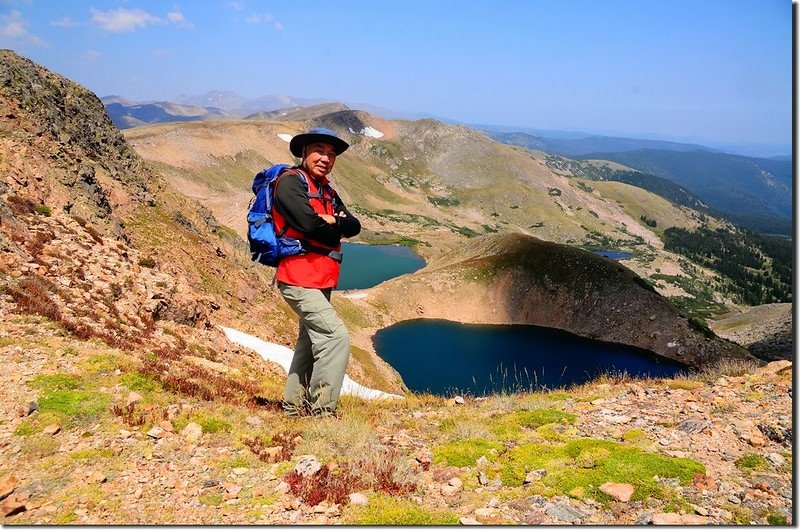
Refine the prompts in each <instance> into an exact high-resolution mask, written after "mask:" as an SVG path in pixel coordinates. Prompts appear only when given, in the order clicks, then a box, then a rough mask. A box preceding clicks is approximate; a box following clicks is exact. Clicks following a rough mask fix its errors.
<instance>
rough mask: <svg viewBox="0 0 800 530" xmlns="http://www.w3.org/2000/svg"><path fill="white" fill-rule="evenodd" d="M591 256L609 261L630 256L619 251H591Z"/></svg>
mask: <svg viewBox="0 0 800 530" xmlns="http://www.w3.org/2000/svg"><path fill="white" fill-rule="evenodd" d="M592 254H597V255H598V256H603V257H606V258H611V259H628V258H630V257H631V256H632V254H631V253H629V252H622V251H620V250H593V251H592Z"/></svg>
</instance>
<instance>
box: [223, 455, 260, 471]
mask: <svg viewBox="0 0 800 530" xmlns="http://www.w3.org/2000/svg"><path fill="white" fill-rule="evenodd" d="M252 465H253V463H252V461H251V460H250V459H248V458H246V457H242V456H236V457H233V458H226V459H225V460H222V461H220V462H219V463H218V464H217V467H219V468H220V469H233V468H236V467H248V468H249V467H252Z"/></svg>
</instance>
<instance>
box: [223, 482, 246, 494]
mask: <svg viewBox="0 0 800 530" xmlns="http://www.w3.org/2000/svg"><path fill="white" fill-rule="evenodd" d="M241 491H242V487H241V486H240V485H239V484H226V485H225V493H227V494H228V495H230V496H231V497H237V496H238V495H239V493H240V492H241Z"/></svg>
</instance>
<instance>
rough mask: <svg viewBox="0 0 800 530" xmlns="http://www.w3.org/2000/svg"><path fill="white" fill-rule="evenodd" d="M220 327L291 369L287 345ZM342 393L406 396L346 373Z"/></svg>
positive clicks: (368, 396) (230, 337) (231, 337)
mask: <svg viewBox="0 0 800 530" xmlns="http://www.w3.org/2000/svg"><path fill="white" fill-rule="evenodd" d="M220 328H222V331H224V332H225V336H226V337H228V340H230V341H231V342H234V343H236V344H238V345H239V346H244V347H245V348H250V349H251V350H253V351H255V352H256V353H258V354H259V355H260V356H261V357H262V358H263V359H264V360H266V361H272V362H274V363H278V364H279V365H280V366H281V368H283V370H284V371H285V372H288V371H289V366H290V365H291V363H292V357H293V356H294V352H293V351H292V350H290V349H289V348H287V347H286V346H281V345H280V344H275V343H272V342H266V341H263V340H261V339H259V338H258V337H254V336H252V335H248V334H247V333H244V332H241V331H239V330H236V329H233V328H226V327H225V326H220ZM342 394H349V395H352V396H356V397H360V398H363V399H405V397H403V396H398V395H397V394H388V393H386V392H381V391H380V390H375V389H372V388H367V387H365V386H363V385H360V384H358V383H356V382H355V381H353V380H352V379H350V376H348V375H346V374H345V376H344V383H342Z"/></svg>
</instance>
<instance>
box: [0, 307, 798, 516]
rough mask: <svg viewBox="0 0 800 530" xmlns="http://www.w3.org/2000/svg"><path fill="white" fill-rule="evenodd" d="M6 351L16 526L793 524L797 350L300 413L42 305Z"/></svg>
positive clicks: (0, 341) (19, 325)
mask: <svg viewBox="0 0 800 530" xmlns="http://www.w3.org/2000/svg"><path fill="white" fill-rule="evenodd" d="M0 355H1V356H2V358H3V361H4V366H6V368H7V369H6V370H3V372H2V374H0V384H2V385H3V388H4V389H5V396H6V399H4V400H3V403H2V405H0V408H2V417H3V418H4V421H3V422H2V424H0V455H2V460H1V461H2V464H0V499H1V501H0V502H1V504H0V506H1V507H2V509H3V523H4V524H9V525H12V524H14V525H16V524H23V525H28V524H58V525H62V524H71V523H74V524H81V525H94V524H115V525H120V524H122V525H130V524H135V525H139V524H148V525H149V524H204V525H207V524H237V525H238V524H270V525H272V524H281V525H285V524H336V523H345V524H381V525H415V526H420V525H430V524H434V525H444V524H459V523H460V524H491V525H498V524H525V525H532V524H592V525H608V524H613V525H628V524H648V523H651V524H669V525H684V524H688V525H701V524H749V523H756V524H793V519H792V517H793V500H792V499H793V497H794V491H793V486H792V472H791V469H792V457H793V455H792V452H791V445H792V436H793V431H792V419H791V386H792V369H791V364H790V363H789V362H788V361H779V362H776V363H772V364H770V365H768V366H766V367H764V368H759V369H756V370H754V371H753V372H752V373H746V374H744V375H742V373H741V372H740V371H739V372H729V373H727V375H724V372H717V373H708V374H707V375H706V376H704V377H701V378H696V379H687V380H675V381H670V380H666V381H657V380H656V381H630V380H624V379H615V380H607V381H598V382H594V383H591V384H588V385H585V386H582V387H579V388H573V389H571V390H569V391H568V392H565V391H558V392H550V393H537V394H527V393H524V392H522V393H517V394H508V395H502V396H495V397H491V398H482V399H469V398H468V399H463V398H458V397H457V398H455V399H450V400H445V399H443V398H432V397H422V398H412V399H410V400H409V401H407V402H404V403H376V404H367V403H365V402H362V401H359V400H347V399H346V400H345V401H344V403H343V411H342V415H341V418H338V419H325V420H303V419H286V418H283V417H282V415H281V414H280V413H279V412H277V411H275V410H274V409H271V408H270V407H269V406H260V407H252V406H245V405H236V404H234V403H228V402H224V401H219V400H217V399H215V400H212V401H206V400H203V399H200V398H198V397H196V396H190V395H187V394H185V393H182V392H173V391H169V390H166V389H164V388H163V387H161V386H160V385H159V384H157V383H156V382H155V380H154V379H153V378H152V376H148V375H143V374H142V373H141V372H139V371H138V370H137V369H136V368H135V365H132V364H131V362H130V359H129V357H128V354H127V353H126V352H125V351H124V350H119V349H114V348H109V347H107V346H105V345H103V344H101V343H97V342H85V341H82V340H80V339H77V338H75V337H73V336H71V335H69V334H65V333H63V331H61V330H60V329H59V327H58V326H55V325H53V324H52V323H50V322H48V321H47V320H45V319H41V318H38V317H36V318H32V317H27V316H19V315H15V316H9V317H6V318H3V319H2V320H0Z"/></svg>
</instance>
